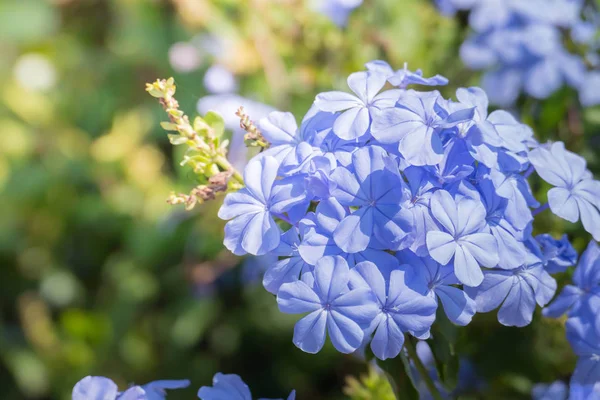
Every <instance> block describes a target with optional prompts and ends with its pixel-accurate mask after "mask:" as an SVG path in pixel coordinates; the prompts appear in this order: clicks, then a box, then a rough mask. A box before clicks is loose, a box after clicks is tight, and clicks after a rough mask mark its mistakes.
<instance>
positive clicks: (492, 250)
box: [458, 233, 500, 286]
mask: <svg viewBox="0 0 600 400" xmlns="http://www.w3.org/2000/svg"><path fill="white" fill-rule="evenodd" d="M458 243H459V244H460V246H462V247H463V248H464V249H466V250H468V251H469V253H470V254H471V255H472V256H473V257H474V258H475V259H476V260H477V262H478V263H480V264H481V265H482V266H484V267H488V268H493V267H495V266H496V265H498V262H499V261H500V256H499V254H498V243H497V242H496V239H495V238H494V236H492V235H491V234H489V233H473V234H471V235H467V236H463V237H461V238H460V240H459V241H458ZM463 283H464V282H463ZM470 286H472V285H470Z"/></svg>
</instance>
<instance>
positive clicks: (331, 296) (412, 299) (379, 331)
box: [219, 61, 600, 379]
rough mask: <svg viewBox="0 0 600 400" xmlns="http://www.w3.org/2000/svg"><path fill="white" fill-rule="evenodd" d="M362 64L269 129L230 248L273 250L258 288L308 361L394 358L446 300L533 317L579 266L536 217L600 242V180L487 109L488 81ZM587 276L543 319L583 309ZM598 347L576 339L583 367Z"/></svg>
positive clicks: (236, 201)
mask: <svg viewBox="0 0 600 400" xmlns="http://www.w3.org/2000/svg"><path fill="white" fill-rule="evenodd" d="M366 69H367V70H366V71H362V72H357V73H353V74H351V75H350V76H349V78H348V86H349V87H350V89H351V91H352V93H348V92H341V91H335V92H326V93H321V94H319V95H317V96H316V99H315V102H314V104H313V106H312V107H311V109H310V110H309V111H308V113H307V115H306V116H305V117H304V119H303V121H302V123H301V124H300V126H299V127H298V125H297V124H296V120H295V118H294V117H293V115H292V114H290V113H283V112H273V113H271V114H269V116H268V117H266V118H263V119H262V120H261V121H260V123H259V127H260V130H261V131H262V134H263V136H264V137H265V139H266V140H268V142H269V143H270V147H269V148H268V149H267V150H265V151H263V152H261V153H259V154H258V155H256V156H255V157H254V158H253V159H252V160H250V162H249V163H248V165H247V166H246V169H245V171H244V180H245V184H246V187H245V188H243V189H241V190H240V191H238V192H236V193H230V194H228V195H227V196H226V197H225V200H224V203H223V205H222V207H221V209H220V210H219V216H220V217H221V218H222V219H225V220H228V221H229V222H227V224H226V227H225V241H224V243H225V245H226V247H227V248H228V249H229V250H231V251H232V252H233V253H235V254H237V255H244V254H248V253H249V254H252V255H255V256H261V255H265V254H270V255H277V256H278V259H277V260H273V262H272V265H270V266H269V268H268V269H267V271H266V273H265V275H264V279H263V284H264V287H265V288H266V289H267V290H268V291H269V292H271V293H273V294H275V295H276V296H277V303H278V305H279V308H280V310H281V311H282V312H284V313H289V314H303V315H304V316H303V317H302V318H301V319H300V320H299V321H298V322H297V324H296V326H295V329H294V337H293V342H294V344H295V345H296V346H297V347H299V348H300V349H302V350H303V351H305V352H308V353H317V352H319V351H320V350H321V349H322V347H323V346H324V343H325V341H326V337H327V336H329V338H330V340H331V342H332V344H333V346H334V347H335V348H336V349H337V350H338V351H340V352H342V353H352V352H354V351H356V350H357V349H359V348H361V347H363V346H367V345H369V344H370V346H371V349H372V351H373V353H374V354H375V356H376V357H378V358H380V359H387V358H393V357H396V356H397V355H398V354H399V353H400V351H401V350H402V347H403V344H404V340H405V336H406V335H407V334H408V335H412V336H415V337H417V338H419V339H426V338H428V337H429V335H430V328H431V326H432V324H433V322H434V320H435V316H436V310H437V308H438V307H439V306H441V307H442V308H443V311H444V312H445V314H446V316H447V317H448V319H449V320H450V321H452V322H453V323H454V324H456V325H463V326H464V325H467V324H469V323H470V321H471V319H472V318H473V316H474V314H475V313H477V312H489V311H492V310H496V309H498V321H499V322H500V323H501V324H503V325H506V326H518V327H521V326H525V325H527V324H529V323H530V322H531V321H532V317H533V314H534V311H535V309H536V306H538V305H539V306H542V307H543V306H545V305H547V304H548V303H549V302H550V301H551V300H552V298H553V297H554V295H555V292H556V288H557V284H556V281H555V280H554V278H552V276H551V275H550V274H551V273H557V272H563V271H565V270H566V269H567V268H568V267H570V266H572V265H574V264H575V263H576V262H577V253H576V252H575V250H574V249H573V247H572V246H571V244H570V243H569V241H568V239H567V237H566V236H564V237H562V238H560V239H556V238H554V237H552V236H550V235H547V234H542V235H537V236H533V235H532V231H533V221H534V217H535V216H536V215H538V214H539V213H541V212H543V211H544V210H546V209H549V210H550V211H551V212H553V213H554V214H556V215H557V216H559V217H561V218H564V219H566V220H568V221H571V222H576V221H578V220H581V221H582V222H583V226H584V227H585V229H586V230H587V231H588V232H590V233H591V234H592V235H593V237H594V238H595V239H596V240H598V239H600V182H598V181H596V180H594V179H593V177H592V174H591V173H590V172H589V171H588V170H587V168H586V163H585V160H584V159H583V158H581V157H579V156H577V155H575V154H573V153H571V152H569V151H568V150H566V149H565V146H564V144H563V143H561V142H556V143H548V144H540V143H538V142H537V141H536V139H535V138H534V136H533V132H532V131H531V129H530V128H529V127H527V126H526V125H524V124H521V123H520V122H518V121H517V120H516V119H515V118H514V117H513V116H512V115H511V114H509V113H508V112H505V111H502V110H498V111H494V112H491V113H489V112H488V98H487V96H486V94H485V92H484V91H483V90H482V89H480V88H477V87H472V88H461V89H458V90H457V92H456V98H457V100H456V101H455V100H450V99H445V98H444V97H442V96H441V94H440V93H439V92H438V91H436V90H431V91H416V90H413V89H409V88H408V86H410V85H415V84H416V85H425V86H436V85H444V84H446V83H447V82H448V81H447V80H446V79H445V78H443V77H441V76H434V77H432V78H426V77H424V76H423V74H422V72H421V71H417V72H411V71H410V70H408V69H407V68H406V66H405V67H404V68H403V69H400V70H393V69H392V68H391V67H390V66H389V65H387V64H386V63H384V62H382V61H374V62H370V63H368V64H367V65H366ZM535 172H537V174H538V175H539V176H540V177H541V178H542V179H543V180H545V181H547V182H548V183H550V184H551V185H552V186H554V187H553V188H552V189H551V190H550V191H549V192H548V204H545V205H540V203H539V202H538V201H537V200H536V199H535V197H534V195H533V193H532V191H531V188H530V186H529V183H528V178H530V177H531V176H532V175H533V174H534V173H535ZM590 246H591V248H597V247H595V246H596V244H595V242H592V244H591V245H590ZM589 252H590V250H588V253H589ZM588 253H586V254H588ZM586 257H588V258H590V259H593V260H594V262H596V260H598V265H600V257H597V256H595V255H591V254H590V255H589V256H585V255H584V257H583V258H582V260H583V261H581V262H580V267H578V268H580V269H581V268H582V267H581V265H587V264H586V262H585V260H586V259H587V258H586ZM590 262H591V261H590ZM582 263H583V264H582ZM594 265H596V264H594ZM594 271H596V272H595V275H594V276H593V277H594V278H595V279H596V280H595V281H594V282H595V283H594V285H596V286H595V287H597V286H598V280H599V279H600V268H595V269H594ZM584 275H585V273H584ZM588 275H589V274H588ZM588 275H585V279H584V278H583V277H582V278H581V279H580V278H576V279H575V283H576V284H577V285H578V286H577V287H575V286H568V287H567V288H565V291H566V292H564V293H566V294H561V295H560V296H559V297H558V299H557V300H556V301H555V303H553V305H552V306H550V307H549V308H548V309H547V311H546V312H547V313H553V312H554V313H559V311H560V310H566V309H565V307H566V308H569V309H571V310H573V309H582V308H583V306H582V305H580V304H579V303H582V304H583V303H584V302H586V301H588V300H584V298H585V299H587V297H585V296H591V293H592V292H593V290H591V289H590V282H591V281H590V279H592V277H590V276H588ZM579 282H580V283H581V284H580V283H579ZM573 294H577V295H578V296H580V297H577V301H578V303H575V300H573V301H571V300H572V299H573V297H572V295H573ZM596 298H597V297H594V299H596ZM590 301H594V300H590ZM565 303H568V305H564V304H565ZM557 309H560V310H558V311H556V310H557ZM598 309H599V308H598V306H596V308H595V310H596V313H597V310H598ZM591 310H592V311H593V307H592V308H591ZM571 312H573V311H571ZM588 314H589V315H588V317H589V318H587V319H586V318H584V321H583V322H582V323H576V322H573V321H577V320H575V319H574V318H573V319H572V320H571V322H570V323H569V332H570V333H569V335H570V337H573V336H574V335H576V334H579V333H581V334H582V335H583V334H585V335H591V333H590V332H596V331H597V330H598V329H599V328H600V322H599V321H600V318H596V320H595V322H594V323H591V322H590V321H592V320H593V318H592V314H593V312H590V313H588ZM584 322H585V324H587V325H585V324H584ZM588 325H589V326H590V328H589V329H588V327H587V326H588ZM584 326H585V329H584ZM592 327H593V328H594V329H596V330H592ZM591 343H595V346H596V347H595V348H585V349H584V348H583V347H581V348H577V346H575V345H574V348H575V349H576V352H578V354H579V355H580V356H581V357H582V358H581V360H583V361H581V362H583V363H585V362H587V361H586V360H596V359H597V358H598V354H600V350H599V349H598V347H597V346H598V343H600V340H597V341H595V342H593V341H592V342H591ZM586 352H587V353H586ZM586 357H587V358H586ZM590 362H591V361H590ZM586 365H587V364H586ZM582 368H583V367H581V368H578V371H579V370H582ZM597 368H598V372H599V373H600V364H598V367H597ZM578 371H576V374H575V375H577V376H579V375H581V374H582V373H580V372H578ZM593 379H600V375H594V378H593Z"/></svg>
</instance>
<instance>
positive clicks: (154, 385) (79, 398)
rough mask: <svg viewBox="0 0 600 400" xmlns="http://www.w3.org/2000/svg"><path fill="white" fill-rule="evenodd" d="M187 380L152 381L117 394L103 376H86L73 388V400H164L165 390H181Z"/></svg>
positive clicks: (112, 384)
mask: <svg viewBox="0 0 600 400" xmlns="http://www.w3.org/2000/svg"><path fill="white" fill-rule="evenodd" d="M189 385H190V381H188V380H176V381H173V380H164V381H154V382H150V383H148V384H146V385H141V386H137V385H136V386H132V387H130V388H129V389H127V390H125V391H124V392H119V389H118V387H117V385H116V384H115V383H114V382H113V381H112V380H110V379H108V378H105V377H103V376H86V377H85V378H83V379H82V380H80V381H79V382H77V384H76V385H75V387H74V388H73V394H72V399H73V400H164V399H166V395H167V393H166V390H170V389H183V388H186V387H188V386H189Z"/></svg>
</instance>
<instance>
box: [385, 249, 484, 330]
mask: <svg viewBox="0 0 600 400" xmlns="http://www.w3.org/2000/svg"><path fill="white" fill-rule="evenodd" d="M396 256H397V257H398V259H399V260H400V263H401V264H402V265H403V267H404V269H405V270H406V280H407V282H409V286H410V287H411V288H416V289H417V290H418V288H421V292H422V293H423V294H425V295H426V296H428V297H431V298H433V299H435V300H436V303H437V299H439V300H440V301H441V302H442V306H443V307H444V312H445V313H446V316H447V317H448V319H449V320H450V321H452V322H453V323H455V324H456V325H462V326H464V325H468V324H469V323H470V322H471V319H472V318H473V315H475V311H476V307H475V301H474V300H473V299H472V298H470V297H469V296H468V295H467V294H466V293H465V292H464V291H463V290H461V289H460V288H458V287H456V285H458V284H460V282H459V281H458V279H457V278H456V276H455V275H454V269H453V268H452V266H450V265H445V266H443V265H440V264H439V263H438V262H436V261H435V260H433V259H432V258H430V257H428V256H426V257H418V256H417V255H416V254H414V253H413V252H411V251H410V250H403V251H399V252H398V253H397V254H396Z"/></svg>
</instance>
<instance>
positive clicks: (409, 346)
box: [404, 335, 443, 400]
mask: <svg viewBox="0 0 600 400" xmlns="http://www.w3.org/2000/svg"><path fill="white" fill-rule="evenodd" d="M404 347H405V348H406V351H407V352H408V356H409V357H410V359H411V360H412V361H413V362H414V363H415V367H416V368H417V371H418V372H419V375H421V379H423V381H424V382H425V385H426V386H427V389H428V390H429V393H431V396H432V397H433V398H434V400H443V397H442V395H441V394H440V391H439V390H438V388H437V387H436V386H435V383H434V382H433V380H432V379H431V376H430V375H429V372H428V371H427V368H425V366H424V365H423V363H422V362H421V359H420V358H419V356H418V354H417V348H416V347H415V344H414V343H413V341H412V340H411V337H410V336H408V335H406V336H405V340H404Z"/></svg>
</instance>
